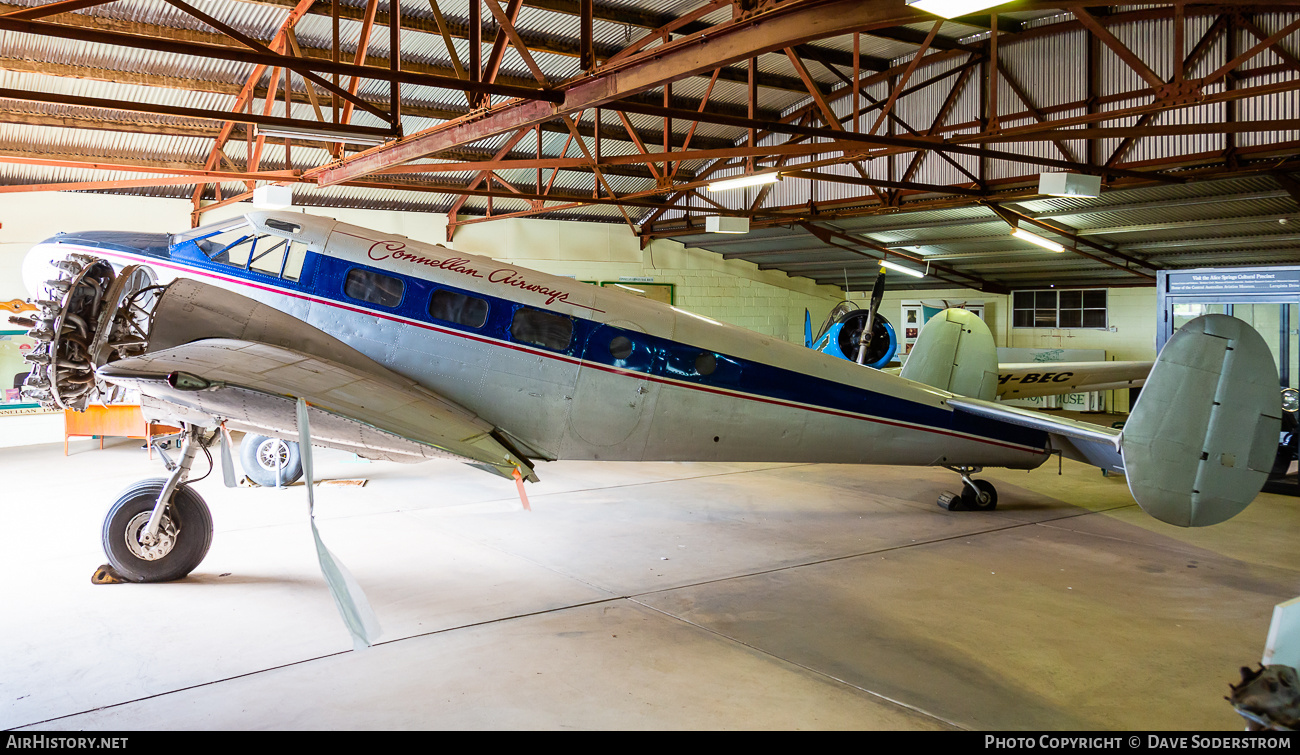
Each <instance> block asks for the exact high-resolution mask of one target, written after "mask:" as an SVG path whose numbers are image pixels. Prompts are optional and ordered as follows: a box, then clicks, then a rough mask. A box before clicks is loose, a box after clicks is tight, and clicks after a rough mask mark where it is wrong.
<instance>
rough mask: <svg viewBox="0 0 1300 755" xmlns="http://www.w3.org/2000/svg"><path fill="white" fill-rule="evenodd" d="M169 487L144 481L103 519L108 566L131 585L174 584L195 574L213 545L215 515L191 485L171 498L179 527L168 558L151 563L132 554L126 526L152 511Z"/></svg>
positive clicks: (170, 511) (180, 488) (121, 497)
mask: <svg viewBox="0 0 1300 755" xmlns="http://www.w3.org/2000/svg"><path fill="white" fill-rule="evenodd" d="M166 484H167V480H166V479H165V478H162V477H158V478H154V479H151V480H141V481H140V482H137V483H136V484H134V485H132V486H130V487H128V488H127V489H126V490H124V491H122V494H121V495H119V496H118V498H117V500H116V501H115V502H114V503H113V505H112V507H111V508H109V510H108V515H107V516H105V517H104V529H103V532H102V534H101V540H102V542H103V545H104V555H106V556H107V557H108V563H109V564H110V565H111V566H112V567H113V569H114V570H115V571H116V572H117V573H118V574H120V575H121V576H122V577H123V578H124V579H127V580H130V581H132V582H171V581H173V580H177V579H180V578H182V577H184V576H185V575H186V574H189V573H190V572H192V571H194V568H195V567H197V566H198V565H199V564H200V563H201V562H202V561H203V558H204V556H206V555H208V548H209V547H210V546H211V545H212V512H210V511H209V510H208V505H207V504H206V503H204V502H203V498H202V497H201V496H200V495H199V494H198V493H196V492H194V489H193V488H191V487H190V486H188V485H180V486H178V487H177V488H176V492H175V493H174V494H173V495H172V502H171V505H169V506H168V507H167V516H168V517H169V518H170V519H171V520H172V522H173V523H174V524H175V525H176V543H175V545H174V546H173V547H172V549H171V551H170V552H169V553H167V555H165V556H163V557H162V558H159V559H157V560H154V561H148V560H145V559H143V558H140V557H139V556H137V555H135V554H134V553H132V552H131V550H130V548H128V546H127V543H126V538H127V531H126V529H127V525H128V524H129V523H130V522H131V520H132V519H134V518H135V517H136V516H137V515H139V514H141V513H145V512H149V511H152V510H153V507H154V504H155V503H156V502H157V501H158V494H160V493H161V492H162V490H163V487H164V486H165V485H166Z"/></svg>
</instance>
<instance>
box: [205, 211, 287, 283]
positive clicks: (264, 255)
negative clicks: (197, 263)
mask: <svg viewBox="0 0 1300 755" xmlns="http://www.w3.org/2000/svg"><path fill="white" fill-rule="evenodd" d="M195 242H196V243H197V244H198V247H199V249H200V250H201V251H202V252H203V253H204V254H205V255H207V257H208V259H210V260H212V261H213V262H220V263H221V264H223V265H230V266H231V267H239V268H243V269H245V270H254V271H256V272H259V273H264V274H266V275H274V276H277V277H280V278H284V279H285V280H291V281H296V280H298V278H299V276H301V275H302V266H303V263H304V262H305V261H306V259H307V245H306V244H305V243H304V242H301V241H290V240H289V239H285V238H281V237H279V236H272V235H268V234H264V233H262V234H259V233H257V232H255V231H254V230H253V228H252V227H251V226H250V225H249V224H248V223H247V222H245V223H239V224H236V225H234V226H233V227H226V228H215V227H214V232H213V233H211V234H209V235H207V236H201V237H198V238H196V239H195Z"/></svg>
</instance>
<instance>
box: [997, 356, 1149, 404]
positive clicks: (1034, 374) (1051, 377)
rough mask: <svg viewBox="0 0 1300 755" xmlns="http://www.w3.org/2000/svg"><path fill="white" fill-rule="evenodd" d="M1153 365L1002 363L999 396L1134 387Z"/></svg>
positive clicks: (1023, 395) (1121, 363) (1021, 396)
mask: <svg viewBox="0 0 1300 755" xmlns="http://www.w3.org/2000/svg"><path fill="white" fill-rule="evenodd" d="M1154 364H1155V362H1019V363H1017V362H1004V363H1001V364H999V365H998V397H1000V398H1029V397H1031V396H1054V395H1057V394H1061V393H1083V392H1086V391H1108V390H1111V389H1113V388H1136V387H1138V386H1141V385H1142V384H1144V383H1145V382H1146V379H1147V375H1148V374H1150V373H1151V367H1152V365H1154Z"/></svg>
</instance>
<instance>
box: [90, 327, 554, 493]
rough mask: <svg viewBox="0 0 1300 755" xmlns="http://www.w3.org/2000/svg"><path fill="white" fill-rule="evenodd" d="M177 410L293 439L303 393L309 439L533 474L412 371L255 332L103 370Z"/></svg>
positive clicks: (487, 428)
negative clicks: (409, 374) (359, 364)
mask: <svg viewBox="0 0 1300 755" xmlns="http://www.w3.org/2000/svg"><path fill="white" fill-rule="evenodd" d="M97 374H98V376H99V377H101V378H103V379H104V380H107V381H108V382H111V383H115V384H117V385H121V386H125V387H127V388H134V389H137V390H139V391H140V393H141V394H142V396H143V397H147V399H150V400H147V401H145V403H146V406H147V407H149V408H152V409H155V410H160V411H162V412H164V413H165V414H167V415H169V416H171V417H172V418H175V419H180V420H183V421H186V422H194V423H196V424H200V425H208V426H211V425H213V424H214V423H215V422H217V421H218V420H221V421H225V422H226V426H227V427H228V428H230V429H236V430H244V431H251V432H256V433H258V434H262V435H268V436H272V437H281V438H287V439H289V440H297V437H298V436H297V432H298V430H297V419H296V406H297V400H298V399H299V398H302V399H304V400H306V402H307V404H308V407H309V412H310V415H311V428H312V439H313V442H314V443H316V444H318V445H322V446H327V447H331V448H339V449H343V450H347V451H352V452H354V453H359V454H361V455H363V456H367V457H370V458H386V459H390V460H393V461H406V462H411V461H423V460H424V459H426V458H436V457H453V458H457V459H459V460H461V461H466V462H469V463H471V464H473V465H475V466H479V467H481V468H485V469H487V470H489V471H492V472H495V473H496V474H499V475H501V476H502V477H507V478H513V474H514V470H515V469H518V470H519V471H520V473H521V474H522V475H523V476H524V478H525V479H528V480H531V481H534V482H535V481H536V480H537V477H536V475H535V474H534V473H533V469H532V467H531V465H530V464H529V463H528V461H527V460H525V459H524V458H522V457H521V456H520V455H518V454H516V453H515V452H514V451H512V450H511V449H510V447H509V445H510V444H509V441H507V440H505V438H504V436H503V435H502V434H501V433H499V432H497V431H496V430H495V428H493V426H492V425H491V424H489V423H487V422H485V421H483V420H482V419H479V418H478V417H477V416H475V415H474V414H473V413H471V412H469V411H468V410H466V409H464V408H463V407H460V406H457V405H456V404H453V403H452V402H450V401H447V400H446V399H443V398H442V397H441V396H438V395H437V394H436V393H433V392H432V391H430V390H428V389H426V388H424V387H423V386H420V385H418V384H417V383H415V382H414V381H412V380H407V379H406V378H403V377H401V376H398V375H396V374H393V373H389V375H390V376H391V377H383V376H380V375H377V374H374V373H372V372H362V371H360V370H358V369H355V368H353V367H349V366H347V365H343V364H339V363H337V362H333V361H330V360H327V359H323V358H321V357H315V356H310V355H307V354H303V353H301V352H297V351H294V350H292V349H286V348H282V347H278V346H272V345H270V344H265V343H258V342H253V341H242V340H236V339H228V338H212V339H206V340H202V341H195V342H193V343H187V344H184V345H181V346H174V347H172V348H168V349H163V350H160V351H156V352H153V353H150V354H146V355H144V356H139V357H132V358H128V359H121V360H118V361H116V362H112V363H110V364H107V365H104V366H103V367H101V368H99V370H98V371H97Z"/></svg>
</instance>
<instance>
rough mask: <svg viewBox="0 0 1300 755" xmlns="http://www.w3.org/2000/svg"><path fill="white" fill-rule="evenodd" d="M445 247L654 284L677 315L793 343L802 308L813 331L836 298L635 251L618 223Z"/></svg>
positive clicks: (488, 232)
mask: <svg viewBox="0 0 1300 755" xmlns="http://www.w3.org/2000/svg"><path fill="white" fill-rule="evenodd" d="M421 240H429V239H421ZM451 246H452V248H454V249H458V250H462V251H466V252H470V253H473V254H482V255H486V256H489V257H493V258H495V259H499V260H502V261H509V262H512V263H514V264H517V265H520V266H522V267H528V268H532V269H534V270H540V271H542V272H545V273H551V274H553V275H568V276H573V277H576V278H577V279H578V280H585V281H618V279H619V278H620V277H625V276H626V277H650V278H654V282H655V283H671V284H673V285H674V287H675V294H676V306H678V307H680V308H682V309H685V310H688V311H690V312H694V313H696V314H700V315H704V316H706V317H712V318H713V319H715V320H719V321H722V322H726V323H730V324H732V325H738V326H740V327H743V328H747V329H749V330H753V331H756V332H758V333H763V334H764V335H770V336H776V337H778V338H783V339H785V340H788V341H791V342H794V343H803V321H804V310H805V309H808V310H809V311H810V312H811V313H812V318H813V321H814V327H815V326H816V325H819V324H820V323H821V321H822V320H823V319H825V317H826V314H827V313H828V312H830V310H831V308H832V307H834V306H835V304H836V303H837V302H839V301H840V300H841V298H842V295H841V292H840V290H839V289H838V288H834V287H832V286H819V285H817V284H815V283H813V282H812V281H811V280H808V279H806V278H791V277H789V276H787V275H786V274H785V273H781V272H777V271H771V270H759V269H758V266H757V265H755V264H753V263H751V262H744V261H741V260H724V259H723V258H722V255H720V254H715V253H713V252H708V251H705V250H703V249H692V248H688V247H685V246H683V245H682V244H681V243H678V242H676V241H672V240H669V239H661V240H658V241H655V242H653V243H651V244H650V245H649V246H647V247H646V248H645V249H644V250H643V249H641V246H640V241H639V240H638V239H637V238H636V237H635V236H633V235H632V233H631V231H630V230H629V229H628V228H627V226H625V225H613V224H608V223H567V222H564V223H562V222H556V221H546V220H532V219H528V218H514V219H507V220H498V221H493V222H491V223H475V224H472V225H465V226H461V227H460V228H458V229H457V230H456V235H455V238H454V239H453V241H452V242H451Z"/></svg>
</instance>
